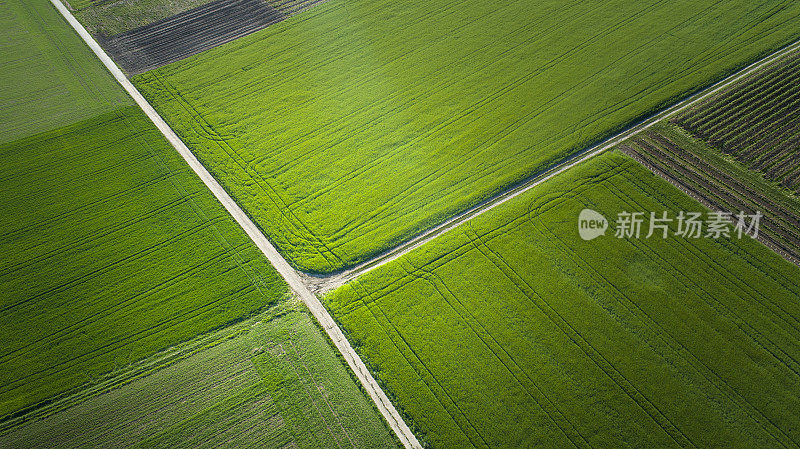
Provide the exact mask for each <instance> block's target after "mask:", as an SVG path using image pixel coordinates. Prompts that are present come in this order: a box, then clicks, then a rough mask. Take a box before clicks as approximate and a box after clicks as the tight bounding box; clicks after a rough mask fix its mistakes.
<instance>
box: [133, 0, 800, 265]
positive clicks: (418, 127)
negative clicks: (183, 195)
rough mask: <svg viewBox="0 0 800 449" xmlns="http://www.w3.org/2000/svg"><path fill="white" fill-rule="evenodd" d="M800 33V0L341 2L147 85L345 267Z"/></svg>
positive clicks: (211, 152) (230, 176)
mask: <svg viewBox="0 0 800 449" xmlns="http://www.w3.org/2000/svg"><path fill="white" fill-rule="evenodd" d="M798 37H800V3H798V2H795V1H779V0H768V1H759V2H752V1H745V0H730V1H726V2H712V1H694V0H692V1H689V0H682V1H671V2H661V1H658V2H655V1H646V2H632V1H624V0H612V1H604V2H563V1H545V2H530V1H526V0H515V1H509V2H490V1H485V0H468V1H458V2H453V1H449V0H448V1H446V0H436V1H427V2H420V1H403V0H401V1H388V0H379V1H375V0H369V1H368V0H353V1H342V0H332V1H329V2H326V3H324V4H320V5H318V6H315V7H314V8H312V9H310V10H308V11H306V12H304V13H303V14H299V15H297V16H294V17H292V18H290V19H289V20H287V21H285V22H282V23H279V24H276V25H273V26H270V27H268V28H266V29H264V30H262V31H260V32H257V33H254V34H252V35H249V36H246V37H243V38H241V39H238V40H236V41H234V42H231V43H228V44H226V45H223V46H220V47H217V48H215V49H213V50H210V51H207V52H204V53H202V54H199V55H196V56H194V57H191V58H188V59H186V60H183V61H180V62H178V63H175V64H171V65H168V66H165V67H162V68H160V69H157V70H154V71H152V72H148V73H145V74H142V75H140V76H137V77H134V82H135V83H136V84H137V85H138V87H139V88H140V89H141V90H142V91H143V93H144V94H145V96H146V97H148V99H149V100H150V101H151V102H152V103H153V104H154V106H155V107H156V109H158V110H159V111H160V112H161V113H162V115H163V116H164V117H165V119H166V120H167V121H168V122H170V124H171V125H172V126H173V127H174V128H175V130H176V131H177V132H178V134H179V135H181V137H182V138H183V139H184V141H185V142H186V143H187V145H189V147H190V148H191V149H192V150H193V151H194V152H195V153H196V154H197V155H198V157H199V158H200V159H201V160H202V161H203V163H204V164H205V165H206V166H207V167H209V169H210V170H211V171H212V173H213V174H214V175H215V176H216V177H217V179H218V180H220V182H221V183H222V184H223V185H224V186H225V188H226V189H227V190H228V191H229V192H230V193H231V194H232V195H233V197H234V198H235V199H236V200H237V202H238V203H239V204H241V205H242V206H243V207H244V208H245V209H246V210H247V211H248V212H249V214H250V215H251V216H252V217H253V218H254V220H255V221H256V222H257V224H258V225H259V226H260V227H261V229H262V230H263V231H264V232H265V233H266V234H267V236H268V237H269V238H270V240H271V241H272V242H273V243H274V244H275V245H276V246H277V247H278V248H279V250H280V251H281V252H282V253H283V254H284V255H285V257H287V259H289V261H290V262H291V263H292V264H293V265H294V266H295V267H297V268H299V269H301V270H304V271H309V272H330V271H335V270H338V269H341V268H342V267H346V266H350V265H353V264H355V263H357V262H359V261H363V260H365V259H367V258H369V257H370V256H372V255H375V254H377V253H379V252H381V251H382V250H385V249H387V248H390V247H393V246H395V245H397V244H398V243H400V242H402V241H405V240H406V239H408V238H409V237H411V236H412V235H415V234H418V233H419V232H421V231H423V230H424V229H427V228H430V227H431V226H433V225H435V224H437V223H440V222H442V221H443V220H445V219H446V218H448V217H450V216H452V215H454V214H455V213H457V212H459V211H462V210H464V209H465V208H467V207H469V206H471V205H474V204H476V203H478V202H480V201H481V200H483V199H486V198H488V197H490V196H491V195H493V194H495V193H497V192H499V191H502V190H504V189H506V188H508V187H509V186H511V185H513V184H515V183H517V182H519V181H521V180H523V179H526V178H528V177H530V176H531V175H532V174H535V173H537V172H539V171H541V170H542V169H544V168H546V167H548V166H551V165H552V164H554V163H557V162H559V161H561V160H563V159H564V158H565V157H567V156H568V155H570V154H573V153H575V152H576V151H579V150H580V149H582V148H584V147H586V146H587V145H589V144H591V143H593V142H597V141H598V140H600V139H602V138H603V137H606V136H609V135H610V134H612V133H614V132H615V131H618V130H620V129H621V128H623V127H624V126H625V125H626V124H629V123H631V122H632V121H635V120H636V119H637V118H641V117H643V116H646V115H648V114H650V113H652V112H654V111H656V110H658V109H660V108H663V107H664V106H666V105H668V104H671V103H673V102H674V101H676V100H677V99H678V98H681V97H682V96H684V95H686V94H687V93H689V92H692V91H695V90H697V89H698V88H700V87H701V86H705V85H708V84H709V83H711V82H712V81H714V80H718V79H720V78H722V77H723V76H724V75H726V74H729V73H731V72H732V71H733V70H735V69H736V68H740V67H742V66H743V65H744V64H746V63H748V62H751V61H753V60H755V59H756V58H758V57H760V56H763V55H765V54H766V53H768V52H771V51H774V50H775V49H777V48H779V47H781V46H783V45H785V44H787V43H789V42H791V41H793V40H795V39H797V38H798Z"/></svg>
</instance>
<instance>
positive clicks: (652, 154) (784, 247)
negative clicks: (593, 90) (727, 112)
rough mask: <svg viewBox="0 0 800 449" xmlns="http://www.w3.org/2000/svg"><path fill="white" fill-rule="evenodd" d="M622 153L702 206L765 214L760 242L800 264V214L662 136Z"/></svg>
mask: <svg viewBox="0 0 800 449" xmlns="http://www.w3.org/2000/svg"><path fill="white" fill-rule="evenodd" d="M622 148H623V151H625V152H626V153H628V154H630V155H632V156H634V157H635V158H636V159H637V160H639V161H640V162H642V163H643V164H645V165H646V166H647V167H648V168H650V169H651V170H654V171H657V172H658V173H660V174H661V175H662V176H664V177H665V178H667V179H668V180H670V182H672V183H673V184H675V185H678V186H680V187H681V188H682V189H684V190H685V191H687V192H690V193H691V194H692V196H694V197H695V198H697V199H699V200H700V201H701V202H702V203H703V204H705V205H707V206H709V207H711V208H712V209H716V210H723V211H726V212H730V213H731V214H732V215H736V214H737V213H739V212H745V213H748V214H753V213H755V212H756V211H759V212H760V213H762V214H764V216H763V217H762V218H761V220H760V231H759V234H760V238H761V239H762V241H764V242H765V243H766V244H767V245H769V246H771V247H773V248H775V249H777V250H778V251H779V252H780V253H781V254H784V255H786V257H788V258H789V259H790V260H793V261H800V213H798V211H797V209H795V208H790V207H786V204H785V203H784V202H781V203H778V202H777V201H775V200H773V199H772V198H770V197H769V196H767V195H765V194H764V193H763V192H760V191H759V190H758V189H757V188H756V187H755V186H751V185H748V183H747V182H745V181H743V180H740V179H737V178H736V177H735V176H733V175H732V174H730V173H727V172H726V171H724V169H723V168H721V167H717V166H714V165H713V164H711V163H709V162H708V161H706V160H704V158H703V155H700V154H697V153H693V152H692V151H691V149H692V146H691V145H686V144H685V143H684V144H683V145H678V144H676V143H675V142H674V141H672V140H671V139H670V137H668V136H666V135H665V134H663V133H660V132H658V131H648V132H646V133H645V135H644V136H637V137H634V138H632V139H630V140H629V141H627V142H626V143H625V144H624V145H623V146H622Z"/></svg>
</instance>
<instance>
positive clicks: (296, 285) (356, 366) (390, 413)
mask: <svg viewBox="0 0 800 449" xmlns="http://www.w3.org/2000/svg"><path fill="white" fill-rule="evenodd" d="M51 3H53V5H54V6H55V7H56V9H57V10H58V11H59V13H61V15H62V16H64V18H65V19H66V20H67V22H68V23H69V24H70V26H72V27H73V28H74V29H75V31H76V32H77V33H78V35H79V36H80V37H81V38H82V39H83V40H84V42H86V44H87V45H88V46H89V48H90V49H91V50H92V51H93V52H94V53H95V54H96V55H97V57H98V58H99V59H100V61H101V62H102V63H103V64H104V65H105V66H106V68H108V70H109V71H110V72H111V74H112V75H113V76H114V78H115V79H116V80H117V81H118V82H119V83H120V84H121V85H122V87H123V88H124V89H125V91H127V92H128V94H130V96H131V97H132V98H133V99H134V101H135V102H136V103H137V105H138V106H139V107H140V108H141V109H142V110H143V111H144V113H145V114H146V115H147V117H148V118H149V119H150V120H151V121H152V122H153V123H154V124H155V126H156V127H157V128H158V130H159V131H160V132H161V133H162V134H163V135H164V137H165V138H166V139H167V141H168V142H169V143H170V144H171V145H172V146H173V147H174V148H175V150H176V151H177V152H178V153H179V154H180V155H181V157H183V159H184V160H185V161H186V162H187V163H188V164H189V166H190V167H191V169H192V170H193V171H194V172H195V173H196V174H197V175H198V176H199V177H200V179H201V180H202V182H203V183H204V184H205V185H206V186H207V187H208V189H209V190H211V192H212V193H213V194H214V196H215V197H216V198H217V200H219V201H220V203H222V205H223V206H224V207H225V209H226V210H227V211H228V213H230V215H231V216H232V217H233V218H234V219H235V220H236V222H237V223H238V224H239V225H240V226H241V227H242V229H243V230H244V231H245V232H246V233H247V235H248V237H250V239H251V240H252V241H253V242H254V243H255V244H256V246H257V247H258V248H259V250H261V252H262V253H263V254H264V256H266V258H267V259H268V260H269V261H270V263H271V264H272V265H273V267H274V268H275V269H276V270H277V271H278V273H279V274H280V275H281V276H282V277H283V279H284V280H285V281H286V282H287V284H288V285H289V287H290V288H291V289H292V290H293V291H294V292H295V293H296V294H297V295H298V296H299V297H300V299H301V300H302V301H303V302H304V303H305V304H306V306H307V307H308V308H309V310H310V311H311V313H312V315H313V316H314V318H315V319H316V320H317V322H318V323H319V324H320V326H322V328H323V329H324V330H325V332H326V334H327V335H328V336H329V338H330V339H331V340H332V342H333V344H334V345H335V346H336V348H337V349H338V350H339V352H340V353H341V355H342V356H343V357H344V359H345V360H346V362H347V364H348V365H349V367H350V369H351V370H352V371H353V373H354V374H355V375H356V377H357V378H358V380H359V382H361V384H362V386H363V387H364V389H365V390H366V392H367V394H369V396H370V398H371V399H372V400H373V401H374V403H375V405H376V406H377V408H378V410H379V411H380V413H381V414H382V415H383V416H384V418H385V419H386V421H387V422H388V424H389V426H390V427H391V429H392V430H393V431H394V432H395V433H396V435H397V437H398V438H399V439H400V441H401V442H402V444H403V445H404V446H405V447H407V448H421V445H420V443H419V441H418V440H417V438H416V436H414V434H413V433H412V432H411V430H410V429H409V427H408V426H407V425H406V423H405V422H404V421H403V418H402V417H401V416H400V414H399V413H398V412H397V410H396V409H395V407H394V405H392V403H391V401H390V400H389V398H388V397H387V396H386V394H385V393H384V392H383V390H382V389H381V388H380V386H379V385H378V383H377V382H376V381H375V379H374V377H373V376H372V374H371V373H370V372H369V370H368V369H367V367H366V365H365V364H364V362H363V361H362V360H361V359H360V358H359V356H358V354H356V352H355V351H354V350H353V348H352V347H351V346H350V343H349V342H348V340H347V338H345V336H344V334H343V333H342V331H341V329H340V328H339V327H338V325H337V324H336V322H335V321H334V320H333V318H332V317H331V316H330V314H329V313H328V311H327V310H326V309H325V307H323V305H322V303H321V302H320V300H319V298H317V297H316V296H315V295H314V294H313V293H311V291H310V290H309V289H308V288H307V287H306V285H305V284H304V283H303V282H302V280H301V279H300V277H299V275H298V273H297V272H296V271H295V270H294V269H293V268H292V267H291V266H290V265H289V264H288V263H287V262H286V260H284V259H283V257H282V256H281V255H280V254H279V253H278V252H277V250H276V249H275V248H274V247H273V246H272V244H271V243H270V242H269V240H267V238H266V237H265V236H264V234H263V233H262V232H261V231H260V230H259V229H258V227H256V225H255V224H254V223H253V222H252V221H251V220H250V218H249V217H248V216H247V215H246V214H245V213H244V211H243V210H242V209H241V208H240V207H239V206H238V205H237V204H236V202H235V201H234V200H233V199H232V198H231V197H230V195H228V193H227V192H226V191H225V190H224V189H223V188H222V186H220V184H219V183H218V182H217V181H216V179H214V177H213V176H211V174H210V173H209V172H208V170H206V168H205V167H204V166H203V165H202V164H201V163H200V162H199V161H198V160H197V158H196V157H195V156H194V155H193V154H192V152H191V151H190V150H189V149H188V148H187V147H186V145H185V144H184V143H183V142H182V141H181V139H180V138H179V137H178V136H177V135H176V134H175V132H174V131H172V129H171V128H170V127H169V125H167V123H166V122H165V121H164V120H163V119H162V118H161V116H160V115H159V114H158V113H157V112H156V111H155V110H154V109H153V108H152V106H150V104H149V103H148V102H147V100H145V98H144V97H143V96H142V95H141V94H140V93H139V91H138V90H137V89H136V87H134V86H133V84H132V83H131V82H130V81H129V80H128V78H127V77H126V76H125V75H124V74H123V73H122V71H121V70H120V69H119V67H117V65H116V64H115V63H114V61H113V60H112V59H111V58H110V57H109V56H108V55H107V54H106V53H105V52H104V51H103V49H102V48H101V47H100V45H99V44H98V43H97V41H95V40H94V38H92V36H91V35H90V34H89V33H88V32H87V31H86V29H85V28H84V27H83V26H82V25H81V24H80V23H79V22H78V21H77V19H75V17H74V16H73V15H72V14H71V13H70V12H69V10H68V9H67V8H66V7H65V6H64V4H63V3H61V1H60V0H51Z"/></svg>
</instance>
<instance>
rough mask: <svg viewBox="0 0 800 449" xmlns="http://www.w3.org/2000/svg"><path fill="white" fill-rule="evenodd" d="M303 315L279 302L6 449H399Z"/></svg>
mask: <svg viewBox="0 0 800 449" xmlns="http://www.w3.org/2000/svg"><path fill="white" fill-rule="evenodd" d="M302 310H304V306H303V305H302V304H300V303H299V302H296V301H290V302H282V303H280V304H278V305H276V306H275V307H273V308H270V309H269V310H267V311H266V312H264V313H263V314H261V315H258V316H255V317H253V318H251V319H249V320H247V321H244V322H242V323H239V324H237V325H234V326H231V327H229V328H226V329H224V330H222V331H219V332H215V333H213V334H211V335H209V336H205V337H203V339H202V341H200V342H197V343H194V344H192V345H191V346H189V347H186V348H181V349H180V350H179V351H178V354H179V355H178V356H175V355H172V356H170V357H162V359H165V360H166V361H167V362H168V363H164V364H165V365H167V366H163V367H160V368H159V369H157V370H155V372H153V373H151V374H149V375H146V376H144V377H140V378H134V380H132V381H130V380H129V381H128V382H129V383H127V384H125V385H124V386H122V387H119V388H116V389H113V390H111V391H108V392H106V393H104V394H100V395H98V396H96V397H92V398H90V399H88V400H85V401H83V402H82V403H80V404H78V405H76V406H74V407H71V408H69V409H67V410H64V411H62V412H60V413H57V414H55V415H53V416H50V417H48V418H46V419H43V420H37V421H31V422H30V423H28V424H26V425H25V426H22V427H20V428H18V429H15V430H14V431H13V432H10V433H8V434H6V435H3V436H0V445H1V446H3V447H7V448H12V447H14V448H16V447H37V448H44V447H58V448H64V449H66V448H86V447H97V448H107V447H147V448H153V447H169V448H178V447H187V448H199V447H209V448H211V447H218V446H219V445H222V446H226V447H237V448H245V447H274V448H279V447H296V448H320V449H324V448H331V447H342V448H344V447H358V448H379V447H380V448H389V447H397V445H396V443H395V441H394V440H393V437H392V435H391V433H390V432H389V430H388V429H387V428H386V426H385V425H384V423H383V422H382V421H381V420H380V417H379V415H378V414H377V413H375V411H374V409H373V407H372V403H371V402H370V401H369V400H368V399H367V398H366V397H365V396H364V395H363V394H362V393H361V391H359V389H358V387H357V386H356V385H355V383H353V382H352V380H351V379H350V377H349V376H348V374H347V371H346V369H345V367H344V366H343V365H342V363H341V361H339V360H338V359H337V357H336V355H335V353H334V351H333V348H331V346H330V345H329V344H328V342H327V339H326V337H325V336H324V334H323V333H322V332H321V331H320V330H319V329H318V328H317V327H316V326H315V325H314V324H313V322H312V318H311V317H310V316H309V315H308V314H307V313H305V312H303V311H302ZM176 358H177V360H175V359H176ZM123 381H124V380H123ZM109 418H113V419H109Z"/></svg>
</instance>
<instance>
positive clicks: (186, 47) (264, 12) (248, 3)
mask: <svg viewBox="0 0 800 449" xmlns="http://www.w3.org/2000/svg"><path fill="white" fill-rule="evenodd" d="M285 18H286V16H284V14H283V13H281V12H280V11H278V10H277V9H275V8H273V7H272V6H270V5H269V4H268V3H266V2H264V1H261V0H216V1H213V2H211V3H208V4H206V5H203V6H199V7H197V8H193V9H190V10H188V11H185V12H182V13H180V14H176V15H174V16H171V17H168V18H166V19H164V20H160V21H157V22H154V23H151V24H148V25H144V26H142V27H139V28H136V29H133V30H130V31H127V32H125V33H120V34H117V35H114V36H105V35H101V36H98V38H99V42H100V44H101V45H102V46H103V48H104V49H105V50H106V52H108V54H109V56H111V57H112V58H113V59H114V61H115V62H116V63H117V65H119V66H120V68H121V69H122V70H124V71H125V72H126V73H128V74H135V73H142V72H146V71H148V70H152V69H154V68H156V67H161V66H163V65H166V64H169V63H171V62H175V61H178V60H180V59H183V58H186V57H188V56H191V55H193V54H196V53H200V52H201V51H204V50H208V49H209V48H213V47H215V46H217V45H221V44H223V43H225V42H228V41H232V40H234V39H236V38H238V37H241V36H244V35H247V34H249V33H252V32H254V31H257V30H260V29H262V28H264V27H266V26H269V25H271V24H273V23H276V22H279V21H281V20H284V19H285Z"/></svg>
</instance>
